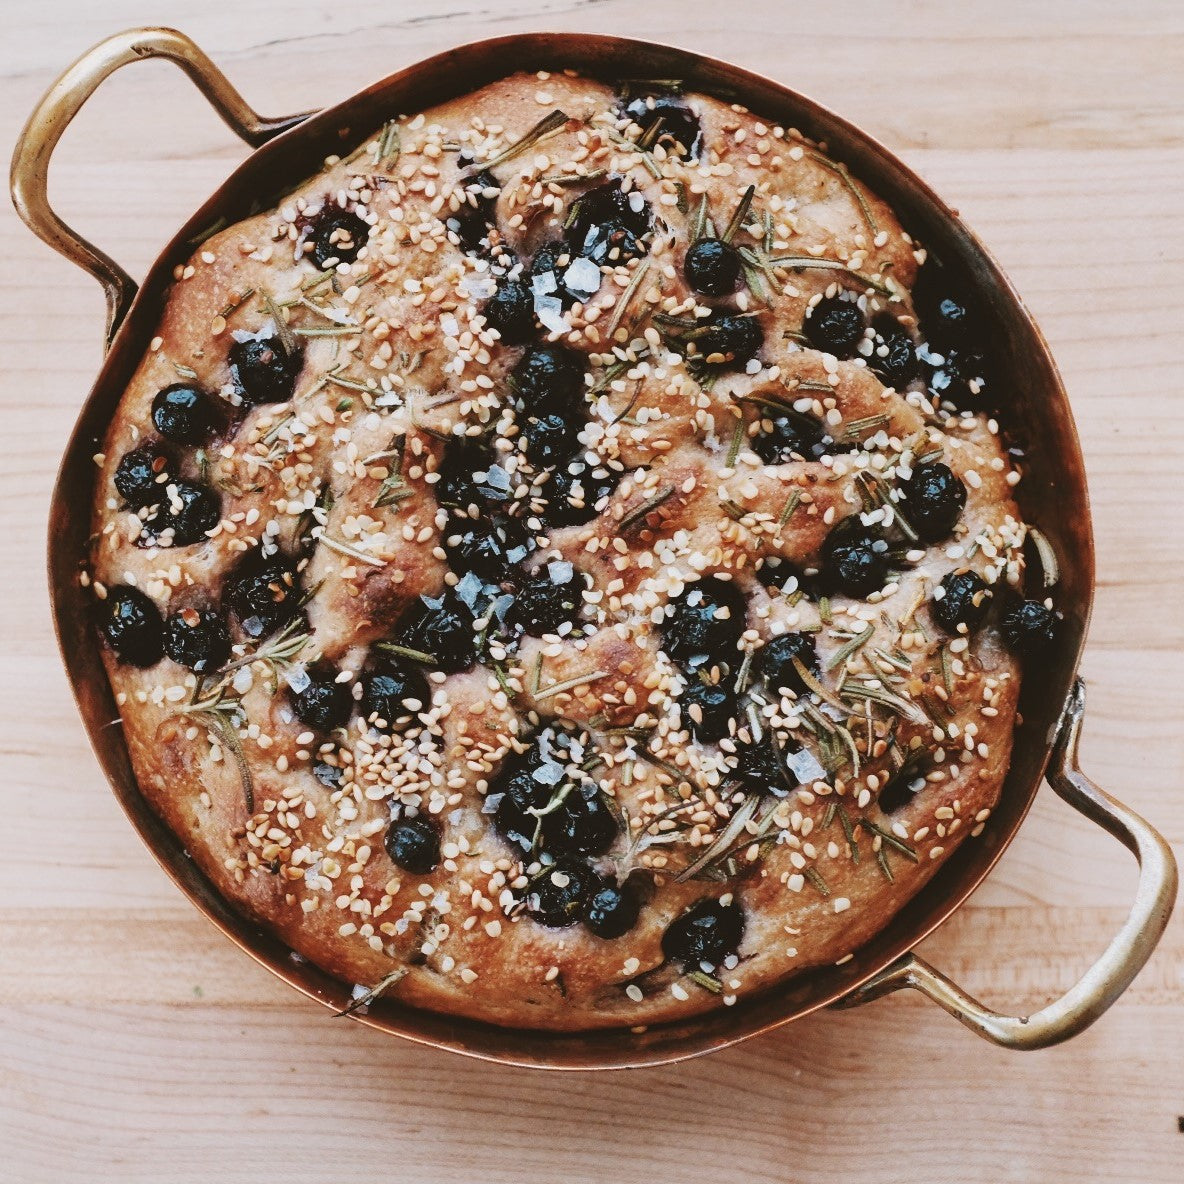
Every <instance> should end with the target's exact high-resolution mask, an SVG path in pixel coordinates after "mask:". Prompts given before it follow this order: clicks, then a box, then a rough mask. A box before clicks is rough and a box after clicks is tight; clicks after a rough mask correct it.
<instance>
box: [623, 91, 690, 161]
mask: <svg viewBox="0 0 1184 1184" xmlns="http://www.w3.org/2000/svg"><path fill="white" fill-rule="evenodd" d="M623 110H624V112H625V114H626V115H628V116H629V118H630V119H631V120H633V122H634V123H635V124H637V126H638V127H640V128H641V132H642V137H641V138H642V140H643V141H644V142H645V143H653V142H657V143H660V144H663V145H664V146H666V147H668V148H671V149H674V150H675V152H676V153H677V155H678V156H680V157H682V159H683V160H689V161H695V160H698V159H699V152H700V149H701V148H702V145H703V129H702V127H701V126H700V124H699V117H698V116H697V115H696V114H695V112H694V111H692V110H691V108H690V106H689V105H688V104H687V102H686V101H685V100H684V99H682V98H680V97H679V96H678V95H675V94H670V93H656V94H644V95H635V96H633V97H631V98H630V99H629V100H628V101H627V102H625V103H624V104H623ZM655 125H657V128H658V130H657V132H656V133H655V132H654V130H653V129H654V127H655ZM651 137H652V139H651Z"/></svg>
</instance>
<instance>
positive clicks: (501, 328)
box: [485, 279, 535, 345]
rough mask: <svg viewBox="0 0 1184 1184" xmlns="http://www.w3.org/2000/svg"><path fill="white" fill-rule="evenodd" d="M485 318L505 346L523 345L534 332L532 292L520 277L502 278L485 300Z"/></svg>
mask: <svg viewBox="0 0 1184 1184" xmlns="http://www.w3.org/2000/svg"><path fill="white" fill-rule="evenodd" d="M485 320H486V321H487V322H488V324H489V327H490V328H491V329H496V330H497V332H498V335H499V336H500V337H501V339H502V342H503V343H504V344H506V345H525V344H526V343H527V342H528V341H529V340H530V339H531V338H532V337H533V336H534V335H535V316H534V293H533V292H531V290H530V285H529V284H527V283H525V282H524V281H522V280H511V279H503V280H501V281H500V282H499V283H498V286H497V291H496V292H494V294H493V295H492V296H491V297H490V298H489V300H488V301H486V304H485Z"/></svg>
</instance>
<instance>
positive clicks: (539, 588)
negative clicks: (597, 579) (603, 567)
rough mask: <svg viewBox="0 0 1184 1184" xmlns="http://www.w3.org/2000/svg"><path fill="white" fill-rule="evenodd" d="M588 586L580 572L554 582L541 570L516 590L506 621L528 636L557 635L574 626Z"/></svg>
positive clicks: (580, 611)
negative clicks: (564, 627)
mask: <svg viewBox="0 0 1184 1184" xmlns="http://www.w3.org/2000/svg"><path fill="white" fill-rule="evenodd" d="M587 587H588V578H587V576H585V575H584V573H583V572H579V571H574V572H572V574H571V575H570V576H569V577H567V578H566V579H560V580H558V581H556V580H554V579H552V577H551V574H550V572H549V571H548V570H547V568H545V567H544V568H541V569H540V570H539V571H538V572H536V573H535V574H534V575H533V576H531V577H530V578H529V579H528V580H527V581H526V583H524V584H523V585H522V586H521V587H520V588H519V589H518V591H517V593H516V594H515V596H514V603H513V604H512V605H511V606H510V611H509V614H508V619H509V621H510V623H511V624H512V625H516V626H518V627H519V628H520V629H521V630H522V631H523V632H524V633H528V634H529V635H530V636H531V637H543V636H544V635H545V634H548V633H556V632H558V630H559V629H561V628H562V627H563V626H564V625H569V624H570V625H572V626H576V625H578V624H579V620H580V616H581V614H582V612H583V607H584V592H585V590H586V589H587Z"/></svg>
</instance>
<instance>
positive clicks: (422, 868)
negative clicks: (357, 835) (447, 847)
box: [385, 814, 440, 876]
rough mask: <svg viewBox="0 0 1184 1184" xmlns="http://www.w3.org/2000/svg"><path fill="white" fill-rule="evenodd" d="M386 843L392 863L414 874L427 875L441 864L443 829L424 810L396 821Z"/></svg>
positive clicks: (388, 831) (387, 834)
mask: <svg viewBox="0 0 1184 1184" xmlns="http://www.w3.org/2000/svg"><path fill="white" fill-rule="evenodd" d="M385 845H386V853H387V854H388V855H389V856H390V857H391V863H393V864H394V865H395V867H400V868H402V869H403V870H404V871H405V872H411V874H412V875H415V876H426V875H427V874H428V872H434V871H435V870H436V868H437V867H438V866H439V865H440V831H439V829H438V828H437V826H436V824H435V823H434V822H432V821H431V819H429V818H425V817H424V816H423V815H422V814H416V815H415V817H414V818H401V819H400V820H399V821H398V822H392V823H391V824H390V826H389V827H388V828H387V832H386V844H385Z"/></svg>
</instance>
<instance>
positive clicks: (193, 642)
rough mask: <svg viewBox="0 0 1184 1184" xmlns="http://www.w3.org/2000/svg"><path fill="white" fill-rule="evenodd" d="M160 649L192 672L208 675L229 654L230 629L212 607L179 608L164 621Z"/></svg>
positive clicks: (221, 664) (223, 661) (218, 666)
mask: <svg viewBox="0 0 1184 1184" xmlns="http://www.w3.org/2000/svg"><path fill="white" fill-rule="evenodd" d="M164 652H165V653H166V654H168V656H169V657H170V658H172V660H173V661H174V662H176V663H178V665H181V666H186V667H188V668H189V669H190V670H192V671H193V672H194V673H195V674H212V673H213V672H214V671H215V670H218V669H219V668H220V667H222V666H223V665H225V663H226V660H227V659H228V658H229V657H230V632H229V630H227V628H226V622H225V621H224V620H223V619H222V615H221V613H219V612H217V611H216V610H214V609H212V608H202V609H197V608H183V609H181V611H180V612H176V613H173V615H172V616H170V617H169V618H168V620H167V621H165V623H164Z"/></svg>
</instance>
